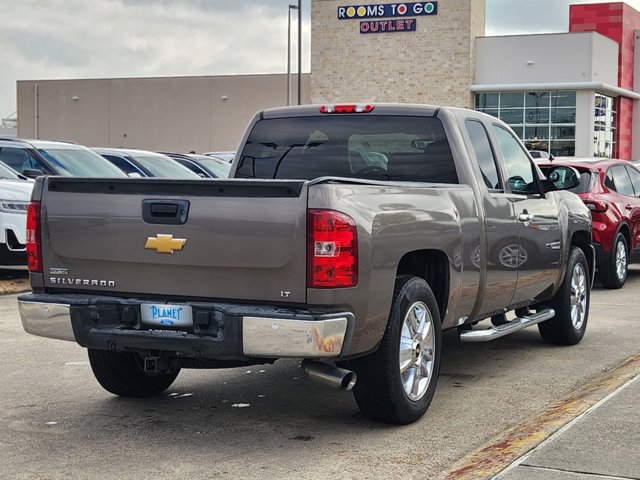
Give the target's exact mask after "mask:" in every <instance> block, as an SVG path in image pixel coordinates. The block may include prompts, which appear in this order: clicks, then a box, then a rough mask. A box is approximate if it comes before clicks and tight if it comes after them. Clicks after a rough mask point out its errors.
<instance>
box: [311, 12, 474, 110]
mask: <svg viewBox="0 0 640 480" xmlns="http://www.w3.org/2000/svg"><path fill="white" fill-rule="evenodd" d="M380 3H382V2H380V1H379V0H361V1H359V2H357V3H349V2H345V1H344V0H312V22H311V38H312V41H311V101H312V102H313V103H324V102H344V101H364V102H410V103H427V104H440V105H452V106H458V107H466V108H471V107H472V105H473V102H472V94H471V93H470V86H471V85H472V84H474V71H475V39H476V37H480V36H483V35H484V32H485V30H484V29H485V0H439V1H438V14H437V15H431V16H417V17H411V16H407V18H415V19H416V21H417V24H416V31H415V32H407V31H405V32H385V33H376V34H371V33H370V34H361V33H360V27H359V26H360V22H361V20H358V19H350V20H338V7H342V6H350V5H373V4H380Z"/></svg>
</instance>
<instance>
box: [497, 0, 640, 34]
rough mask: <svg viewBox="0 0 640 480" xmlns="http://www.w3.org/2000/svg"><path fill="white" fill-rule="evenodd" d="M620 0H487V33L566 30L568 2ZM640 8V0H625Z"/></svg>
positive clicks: (609, 1) (610, 0)
mask: <svg viewBox="0 0 640 480" xmlns="http://www.w3.org/2000/svg"><path fill="white" fill-rule="evenodd" d="M615 1H617V0H486V5H487V11H486V34H487V35H516V34H524V33H550V32H566V31H568V30H569V5H570V4H584V3H613V2H615ZM625 3H627V4H628V5H629V6H631V7H633V8H635V9H636V10H639V11H640V0H625Z"/></svg>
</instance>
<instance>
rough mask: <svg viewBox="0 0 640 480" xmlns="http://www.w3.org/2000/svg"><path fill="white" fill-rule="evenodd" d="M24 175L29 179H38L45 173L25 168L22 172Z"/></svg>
mask: <svg viewBox="0 0 640 480" xmlns="http://www.w3.org/2000/svg"><path fill="white" fill-rule="evenodd" d="M22 175H24V176H25V177H27V178H36V177H40V176H42V175H44V173H42V170H36V169H35V168H25V169H24V170H23V171H22Z"/></svg>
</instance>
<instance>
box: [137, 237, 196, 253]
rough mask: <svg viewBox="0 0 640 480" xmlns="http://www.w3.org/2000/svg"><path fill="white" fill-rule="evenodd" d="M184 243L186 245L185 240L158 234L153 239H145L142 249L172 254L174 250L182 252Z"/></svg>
mask: <svg viewBox="0 0 640 480" xmlns="http://www.w3.org/2000/svg"><path fill="white" fill-rule="evenodd" d="M185 243H187V239H186V238H173V235H164V234H158V235H156V236H155V237H149V238H147V243H145V244H144V248H147V249H149V250H155V251H156V252H158V253H173V251H174V250H177V251H180V250H182V248H183V247H184V244H185Z"/></svg>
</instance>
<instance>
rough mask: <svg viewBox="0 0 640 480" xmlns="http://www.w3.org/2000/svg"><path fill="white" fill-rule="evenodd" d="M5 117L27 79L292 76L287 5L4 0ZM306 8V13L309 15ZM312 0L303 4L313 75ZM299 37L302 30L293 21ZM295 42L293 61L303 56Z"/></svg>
mask: <svg viewBox="0 0 640 480" xmlns="http://www.w3.org/2000/svg"><path fill="white" fill-rule="evenodd" d="M0 3H2V7H1V8H0V9H1V10H2V12H3V14H2V16H3V18H11V19H12V21H11V22H5V23H4V24H3V28H2V29H0V52H2V57H3V58H2V75H1V76H0V116H6V115H9V114H10V113H12V111H13V110H15V103H16V100H15V82H16V80H27V79H56V78H104V77H109V78H110V77H139V76H191V75H219V74H227V75H229V74H249V73H282V72H285V71H286V45H287V38H286V34H287V5H288V4H289V3H294V2H290V1H288V0H273V1H269V2H264V1H258V0H243V1H242V2H238V1H237V0H236V1H230V0H226V1H225V0H222V1H221V0H215V1H214V0H170V1H169V0H98V1H92V2H87V1H86V0H49V1H47V2H42V1H37V0H20V1H10V0H0ZM305 10H306V13H305ZM309 13H310V0H305V1H304V3H303V19H304V26H303V32H305V38H303V48H304V50H305V53H306V55H304V57H306V58H305V59H304V65H303V69H304V70H305V71H308V70H309V63H310V62H309V55H308V51H309V41H310V39H309V35H308V32H309V30H310V29H309V17H310V15H309ZM292 27H293V32H294V33H295V31H296V30H295V29H296V25H295V22H294V25H293V26H292ZM295 44H296V42H295V40H294V41H293V46H294V52H293V55H294V57H293V58H296V52H295Z"/></svg>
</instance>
